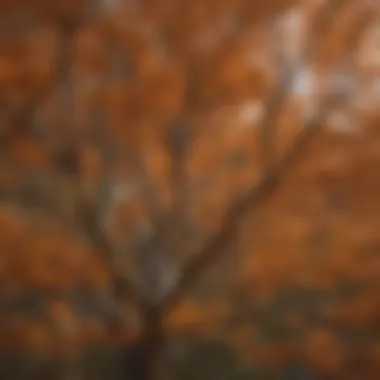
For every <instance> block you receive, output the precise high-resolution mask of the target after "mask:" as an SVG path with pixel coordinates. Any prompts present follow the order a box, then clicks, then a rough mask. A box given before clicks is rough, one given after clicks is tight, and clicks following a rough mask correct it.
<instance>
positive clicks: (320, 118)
mask: <svg viewBox="0 0 380 380" xmlns="http://www.w3.org/2000/svg"><path fill="white" fill-rule="evenodd" d="M332 3H333V4H334V5H336V4H337V3H339V2H332ZM332 9H333V8H331V6H330V7H329V9H328V13H329V12H331V10H332ZM325 17H326V19H328V20H331V16H330V15H329V17H327V16H325ZM322 25H324V27H326V26H325V22H323V23H322ZM314 48H315V47H314ZM308 49H310V47H308ZM306 55H308V54H306ZM292 72H293V76H294V74H295V73H296V71H292ZM292 80H293V78H292V76H291V77H290V79H289V78H288V77H283V78H281V80H280V83H279V88H278V90H277V91H276V92H275V94H274V99H272V100H271V101H270V102H269V104H268V105H267V115H266V117H265V119H264V126H266V127H267V128H268V129H269V132H268V130H267V131H266V132H265V135H264V136H263V138H264V140H265V141H263V143H264V154H265V158H266V159H267V158H269V157H268V156H267V155H268V154H269V153H271V147H270V146H269V144H272V143H273V137H272V133H274V129H275V125H276V120H277V116H278V114H279V111H280V107H281V105H282V102H283V100H284V98H285V96H286V94H287V93H288V90H289V83H291V82H292ZM337 101H338V102H341V101H342V99H341V98H340V97H338V99H337V96H336V94H334V93H333V94H329V95H328V96H327V99H325V100H324V101H323V103H322V105H321V106H320V110H319V112H318V113H316V114H315V116H314V117H312V118H311V119H309V120H308V121H307V122H306V123H305V125H304V126H303V128H302V130H301V132H300V133H299V134H298V136H297V137H296V139H295V141H294V143H293V146H292V147H291V148H290V149H289V150H288V152H287V153H286V154H285V155H284V156H283V158H282V159H281V160H280V161H279V162H278V163H277V164H272V162H271V161H264V170H263V176H262V180H261V182H260V183H259V185H258V186H256V187H253V188H252V189H251V190H249V191H248V192H247V194H246V195H245V196H244V197H243V198H242V199H241V200H240V201H237V202H236V203H235V204H233V205H232V206H231V208H230V209H229V210H228V211H227V212H226V214H225V217H224V218H223V220H222V222H221V224H220V225H221V227H220V228H219V230H218V231H217V232H216V233H215V235H214V236H212V237H211V238H210V240H209V241H208V242H207V243H206V244H205V246H204V247H203V249H201V250H200V252H198V254H196V255H195V256H194V257H193V258H192V259H190V260H189V261H188V263H187V264H185V266H184V269H183V271H182V274H181V275H180V277H179V279H178V282H177V284H176V286H175V287H174V288H173V289H172V291H171V292H170V293H169V294H168V295H167V297H166V298H165V300H164V305H163V307H164V308H165V309H166V311H167V312H170V310H172V309H173V308H174V307H175V306H176V304H177V303H178V301H179V300H180V299H181V297H182V295H183V293H184V292H186V291H187V290H188V289H189V287H191V286H192V285H193V283H194V282H195V281H196V280H197V279H198V278H199V276H200V275H201V274H202V273H203V272H204V270H205V269H207V268H208V267H209V266H210V265H212V264H213V263H214V262H215V261H216V260H217V259H218V258H219V257H220V256H221V255H222V253H223V252H224V250H223V248H224V247H225V246H226V245H227V244H228V243H229V242H230V241H231V239H233V238H234V237H235V236H236V234H237V232H238V230H239V227H240V223H241V222H242V220H243V219H244V217H245V216H246V215H247V213H248V212H249V211H250V210H252V209H254V208H255V207H259V206H260V205H262V204H263V203H264V201H265V200H266V199H268V198H269V197H270V196H271V195H272V194H273V193H274V191H275V190H276V189H277V188H278V187H279V184H280V183H281V182H282V181H283V179H284V177H285V175H286V174H287V173H288V172H289V170H290V169H291V168H292V167H293V166H294V165H295V164H296V163H297V161H298V159H299V157H300V156H301V154H302V152H304V150H305V149H306V148H307V146H308V145H309V144H308V143H309V142H310V141H311V140H312V137H313V136H314V135H315V133H316V132H317V131H318V130H319V129H320V128H319V127H320V126H321V125H322V124H323V123H324V121H325V119H326V117H327V115H328V114H329V112H330V110H331V109H332V108H333V107H335V106H336V103H337ZM268 113H269V114H268ZM266 145H267V146H266ZM266 149H268V150H266ZM265 150H266V151H265ZM270 159H271V160H272V158H271V157H270ZM268 164H269V165H268Z"/></svg>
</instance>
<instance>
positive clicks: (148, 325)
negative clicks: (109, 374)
mask: <svg viewBox="0 0 380 380" xmlns="http://www.w3.org/2000/svg"><path fill="white" fill-rule="evenodd" d="M162 321H163V319H162V314H161V313H160V310H159V309H157V308H150V309H149V310H147V312H146V313H144V316H143V327H142V331H141V333H140V335H139V336H138V337H137V339H136V340H135V341H134V342H133V343H132V344H131V345H130V346H129V347H127V349H126V351H125V353H124V356H123V379H124V380H152V379H154V377H155V369H156V364H157V360H158V358H159V355H160V353H161V351H162V348H163V344H164V331H163V323H162Z"/></svg>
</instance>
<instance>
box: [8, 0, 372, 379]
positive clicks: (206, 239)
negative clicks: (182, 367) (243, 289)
mask: <svg viewBox="0 0 380 380" xmlns="http://www.w3.org/2000/svg"><path fill="white" fill-rule="evenodd" d="M47 3H49V4H50V2H42V1H34V2H31V3H30V7H31V9H32V10H33V11H34V13H32V16H30V15H29V14H27V15H26V16H25V14H24V13H22V12H21V13H20V14H17V15H18V17H20V18H21V20H23V18H25V17H26V18H28V17H29V18H30V19H31V20H30V23H31V24H33V23H34V24H37V25H39V26H38V27H37V31H34V32H33V33H31V35H30V36H29V35H28V39H27V40H26V41H25V40H24V39H23V38H20V39H18V37H17V36H16V37H12V39H11V40H12V44H10V45H9V47H8V50H9V52H8V56H7V58H9V59H8V60H4V65H3V66H2V69H3V70H4V71H3V72H4V75H3V76H2V78H1V79H2V81H3V83H4V89H5V90H4V92H3V93H2V98H3V99H2V100H3V109H2V117H3V119H4V122H3V125H4V127H3V128H2V130H1V134H2V136H1V138H2V144H3V146H4V147H7V148H4V159H3V163H4V167H6V168H8V169H9V167H10V165H9V162H11V163H12V164H14V162H12V159H13V160H14V156H15V157H16V158H17V160H18V162H17V164H18V165H19V166H18V168H17V170H18V174H19V176H18V177H22V176H23V175H25V174H32V178H31V180H30V181H29V182H30V183H31V184H30V183H28V181H27V180H25V178H24V180H21V178H16V179H13V178H12V180H10V179H9V178H10V177H11V174H12V173H11V172H7V173H5V171H4V177H5V178H3V179H2V181H3V182H4V186H2V187H3V189H2V197H3V202H4V203H6V202H7V203H8V204H11V205H15V204H22V205H23V206H25V207H27V209H28V210H30V209H32V210H33V212H34V214H33V215H34V216H33V217H36V215H35V214H37V217H40V214H46V213H48V214H54V218H55V220H56V221H58V224H59V225H60V226H62V225H64V226H65V227H62V229H64V232H63V233H62V234H63V235H65V234H66V235H65V236H71V238H74V237H77V238H78V237H79V238H82V239H83V236H85V238H86V239H87V240H88V242H89V243H90V244H91V246H92V247H93V249H94V251H95V252H97V253H99V254H100V255H101V257H102V258H101V263H102V265H105V266H107V269H108V270H107V272H108V273H109V274H111V280H110V284H111V287H112V292H111V293H112V297H110V298H111V300H113V299H121V298H124V297H127V298H128V301H129V303H131V304H133V305H134V307H135V308H136V311H137V312H138V314H139V319H140V323H141V333H140V334H139V335H138V337H137V340H136V342H134V343H133V345H132V348H131V347H128V357H127V358H126V362H127V363H126V364H127V367H128V368H127V369H126V370H127V371H132V373H133V375H130V374H128V377H127V378H131V376H132V378H136V379H141V380H144V379H150V378H152V377H153V373H152V372H151V371H153V369H154V362H155V361H156V359H157V356H158V355H159V354H160V352H161V350H162V348H163V346H164V344H165V329H164V323H165V319H166V318H167V317H168V315H169V314H170V313H171V312H172V311H173V310H174V309H175V308H176V307H177V305H178V303H179V302H180V301H181V300H182V298H183V297H184V294H185V293H186V292H187V291H188V290H189V289H190V288H191V287H192V286H193V285H194V283H196V281H197V280H198V279H199V277H200V276H201V275H202V274H203V273H204V272H205V271H206V270H207V269H208V268H210V267H211V266H212V265H213V264H214V263H215V262H216V261H217V260H218V259H219V258H220V256H221V255H222V254H223V253H224V252H225V251H226V250H228V247H229V245H230V244H231V242H232V241H233V240H234V238H235V236H236V234H237V233H238V232H239V229H240V226H241V222H242V220H243V219H244V217H245V216H246V215H248V214H249V213H250V212H251V211H252V210H254V209H256V208H258V207H259V206H260V205H261V204H263V203H264V202H265V201H266V199H267V198H269V197H270V196H271V195H272V194H273V193H274V191H275V190H276V189H277V188H278V187H279V185H280V184H281V182H282V181H283V179H284V177H285V176H286V175H287V174H288V173H289V171H290V170H291V169H292V168H293V167H294V165H295V164H296V163H297V161H298V160H299V157H300V155H302V153H303V152H304V151H305V150H306V149H308V148H307V147H308V146H309V141H312V140H313V136H315V135H316V134H317V133H318V131H319V130H320V129H321V127H322V126H323V125H324V124H325V123H326V119H327V118H328V117H329V116H330V115H331V111H332V110H335V109H339V108H344V107H346V105H347V101H348V99H347V95H349V94H350V93H351V92H352V91H354V90H353V89H351V88H346V87H345V88H344V89H343V90H342V87H341V85H340V84H334V83H333V84H331V83H330V82H328V80H325V81H326V82H327V83H325V84H322V85H321V88H322V90H321V92H320V94H317V95H316V96H315V97H314V99H312V103H313V105H315V104H317V105H318V106H317V107H314V108H315V109H314V108H313V107H311V109H310V112H309V113H308V114H307V115H306V116H304V117H303V120H302V121H301V123H300V122H298V123H296V122H294V124H295V126H294V130H290V132H289V131H288V130H289V129H291V128H287V131H286V135H285V137H284V140H286V141H285V143H284V144H283V145H284V146H285V148H284V146H283V145H280V146H279V145H278V143H277V140H278V138H277V139H276V136H278V134H279V132H278V130H277V128H278V125H279V121H280V120H281V115H282V112H283V111H284V108H286V106H287V102H288V101H289V97H291V96H290V95H291V94H292V93H293V92H294V85H295V82H297V80H296V79H297V78H298V80H299V77H298V75H299V73H302V72H304V71H305V70H306V69H307V68H308V66H310V65H311V64H312V62H315V61H317V64H319V66H320V67H321V70H325V71H333V72H334V71H335V72H338V73H341V72H344V71H343V70H346V71H347V77H350V76H355V73H354V72H353V71H354V70H355V69H356V67H355V65H354V64H352V56H353V53H352V52H353V51H356V47H357V44H359V43H361V39H360V37H361V36H362V34H361V32H362V31H363V29H364V28H365V26H366V25H367V24H368V20H369V19H370V17H369V15H368V13H367V11H368V9H370V6H369V7H368V9H367V8H366V7H363V8H362V7H361V6H360V5H359V4H357V3H356V2H355V1H347V2H345V1H342V2H341V1H329V2H326V4H324V3H323V4H319V2H315V3H314V2H313V4H312V5H311V6H307V5H305V4H303V5H302V6H303V7H304V8H305V9H306V11H305V12H306V13H307V14H308V15H309V18H310V20H311V21H310V25H311V26H310V28H309V29H310V30H309V31H308V33H307V36H308V37H309V39H308V40H307V41H295V45H299V46H298V47H297V46H296V47H294V49H295V51H292V47H289V48H288V49H284V48H282V47H281V46H276V45H275V46H274V48H273V50H274V51H271V52H269V54H268V55H269V57H270V66H273V67H270V69H269V70H270V73H269V74H263V72H262V71H263V68H253V69H252V67H250V66H249V65H248V64H247V61H248V60H247V53H246V51H247V46H249V44H250V43H251V42H255V39H256V40H260V38H264V36H263V35H260V32H258V33H256V35H255V33H253V31H252V30H254V27H253V26H255V27H256V26H257V24H260V22H261V23H262V25H261V24H260V27H261V28H262V30H264V31H266V30H267V29H268V28H271V27H272V26H273V14H275V13H277V12H281V11H282V10H283V9H287V7H288V6H290V2H286V1H272V2H268V6H265V7H264V6H263V9H261V8H260V9H259V7H258V6H256V5H252V4H253V3H254V2H252V1H243V2H241V4H240V5H239V6H237V5H232V4H230V2H227V1H226V2H223V6H221V10H219V11H218V12H220V14H219V13H217V12H216V5H215V4H214V3H213V2H212V1H203V2H199V4H198V5H199V6H201V5H203V6H204V8H205V12H208V13H210V15H211V14H213V13H214V12H215V13H216V14H218V15H219V16H220V17H219V18H218V20H217V21H215V23H216V24H217V22H220V20H223V17H225V18H226V17H227V18H228V17H230V18H231V19H228V20H227V21H226V22H225V23H224V24H223V23H222V24H223V25H222V26H220V29H221V30H222V31H221V32H220V33H221V34H222V33H225V34H226V35H225V36H224V37H223V38H224V39H223V40H222V41H223V42H221V43H220V42H219V41H218V38H219V39H220V37H218V36H213V35H212V31H210V30H209V29H210V26H209V24H211V25H212V23H211V21H210V19H209V18H207V17H206V19H205V20H203V19H202V18H201V16H199V15H198V14H197V12H196V10H195V8H194V5H186V4H185V3H184V4H182V5H178V6H177V5H173V9H172V10H168V9H167V8H166V5H165V4H166V2H163V1H156V2H153V3H154V4H151V5H150V7H147V9H143V10H140V11H139V10H133V9H132V8H131V6H130V8H128V5H125V7H126V8H125V9H124V10H123V13H122V17H121V16H118V14H117V13H118V12H119V8H118V9H117V10H113V9H112V7H111V5H110V3H109V2H98V3H97V5H96V6H95V5H94V4H95V3H94V4H92V5H91V6H88V4H87V3H86V2H57V4H55V5H54V6H51V7H48V8H45V7H46V5H47ZM169 3H170V2H169ZM317 3H318V4H317ZM106 6H107V7H108V6H110V7H111V8H107V9H102V7H106ZM120 7H122V5H121V6H120ZM256 7H257V8H256ZM89 10H90V11H89ZM134 12H135V13H134ZM139 12H141V14H142V16H141V14H140V17H141V18H142V20H143V21H144V22H141V20H140V19H139V20H138V21H134V20H133V17H135V16H136V14H137V15H138V14H139ZM165 12H168V15H166V14H165ZM170 12H172V13H170ZM16 13H17V12H16ZM181 14H188V16H187V17H186V18H185V19H184V20H185V21H186V22H185V21H184V22H185V24H186V23H187V24H188V25H187V24H186V25H184V26H183V25H179V23H181V21H182V20H179V17H178V15H181ZM341 14H342V15H343V16H342V18H343V21H344V22H345V24H344V23H342V24H343V27H342V29H343V30H342V31H334V27H335V24H334V23H333V20H334V18H335V17H337V15H341ZM229 15H230V16H229ZM231 15H232V16H233V15H235V17H236V18H237V19H238V21H237V22H236V20H234V19H233V17H232V16H231ZM296 16H297V14H296ZM119 17H121V19H120V18H119ZM126 17H129V18H128V25H126V22H125V20H126ZM210 18H211V19H212V17H211V16H210ZM240 19H241V20H240ZM46 20H48V21H46ZM160 22H161V29H160V34H159V32H157V31H155V29H154V25H155V24H156V23H160ZM139 23H140V25H139ZM229 23H230V24H232V26H229ZM41 25H43V26H42V27H41ZM152 25H153V26H152ZM252 25H253V26H252ZM80 27H81V28H82V30H81V32H80V33H79V34H78V35H75V33H76V32H77V31H78V29H79V28H80ZM196 28H199V29H200V30H201V31H202V32H203V33H204V35H200V36H194V35H192V33H194V32H195V29H196ZM211 28H213V26H211ZM224 29H226V30H224ZM190 30H191V32H190ZM259 30H260V29H259ZM286 30H287V29H286ZM173 31H175V33H174V32H173ZM334 32H335V33H337V34H339V33H341V34H342V35H343V37H340V38H341V39H342V40H345V41H348V42H347V43H346V44H343V46H344V51H335V48H336V45H334V46H332V47H329V45H328V41H329V38H331V34H334ZM278 33H279V34H281V33H283V30H282V29H281V25H280V26H279V30H278ZM16 34H17V33H16ZM241 34H242V35H245V36H246V40H245V39H244V38H240V37H236V36H237V35H239V36H240V35H241ZM252 35H253V37H252ZM205 36H206V37H208V38H207V39H206V38H205ZM280 37H281V35H280V36H277V38H279V39H280ZM290 37H291V38H293V37H294V36H290ZM164 38H167V40H168V41H169V42H167V45H166V46H161V45H163V44H164V43H163V42H160V41H161V39H164ZM250 38H252V40H253V41H252V40H251V39H250ZM157 40H158V42H157ZM280 40H281V39H280ZM204 41H206V42H204ZM224 41H225V42H226V43H224ZM202 42H203V43H204V44H209V45H210V46H208V45H206V46H202ZM282 42H283V41H281V42H280V43H282ZM218 43H219V44H220V46H218ZM56 44H58V45H59V46H61V51H60V52H57V51H56V50H55V48H54V46H55V45H56ZM213 44H214V45H216V46H217V47H213ZM37 46H43V48H42V49H43V53H41V54H40V55H39V54H38V52H37V53H36V52H35V50H34V49H35V48H36V47H37ZM326 46H327V47H326ZM271 48H272V47H271ZM165 49H166V50H165ZM207 49H210V50H212V49H214V50H215V51H216V53H215V56H216V57H215V56H213V55H212V54H208V52H207ZM324 49H326V51H324ZM25 50H26V51H27V53H25ZM348 50H349V51H348ZM20 51H21V52H22V53H21V55H22V54H26V56H28V57H29V58H30V59H29V60H28V61H27V62H25V61H23V62H21V61H20V58H19V56H20ZM46 52H49V57H48V58H47V57H46ZM28 54H29V55H28ZM259 58H260V57H259V56H257V57H253V60H258V59H259ZM10 62H11V63H10ZM218 62H219V63H218ZM265 64H266V62H264V66H265ZM334 65H335V67H334ZM331 66H332V67H334V68H333V69H332V70H331ZM273 71H274V72H275V74H274V75H273ZM332 76H333V77H334V78H335V76H334V73H333V74H332ZM25 78H26V79H27V80H25ZM301 79H302V78H301ZM320 79H321V81H322V79H323V78H322V77H321V78H320ZM306 82H307V80H306ZM20 83H22V84H20ZM300 86H302V83H301V85H300ZM344 86H346V82H345V83H344ZM10 95H11V96H10ZM260 97H264V98H265V105H264V106H263V108H262V109H261V108H260V107H259V106H257V107H258V110H257V112H258V113H260V112H261V114H262V116H261V117H258V120H255V116H252V115H251V116H248V117H247V118H248V119H249V121H248V123H247V124H252V125H255V127H256V128H255V129H254V128H251V132H249V136H250V139H251V141H249V143H248V144H247V146H248V148H247V151H248V152H249V153H250V154H251V156H253V160H254V163H253V164H250V165H249V167H248V170H247V171H248V172H251V173H249V174H248V175H247V179H246V180H245V181H244V184H243V186H241V187H242V189H239V188H238V189H234V188H233V186H231V188H227V184H228V180H229V178H228V176H226V177H225V178H227V181H226V183H225V184H224V186H226V188H225V189H220V190H219V192H220V193H221V194H220V202H219V203H218V202H217V201H216V200H215V203H213V202H212V201H210V200H207V193H208V192H210V193H211V191H210V190H209V189H213V187H212V184H210V181H208V180H207V178H201V180H199V179H198V180H197V175H198V176H200V177H201V175H200V174H197V171H198V173H199V169H200V167H202V165H206V164H207V162H208V160H209V157H210V156H212V155H214V156H215V157H218V154H219V152H218V146H219V145H220V144H219V143H218V144H217V143H215V146H213V144H212V140H213V139H215V140H216V139H217V138H218V135H217V133H218V127H219V125H218V123H220V124H221V121H220V120H221V119H224V122H226V121H225V120H228V112H226V115H225V114H223V112H219V114H215V110H217V109H218V107H222V110H223V109H227V111H228V107H232V108H233V107H238V105H239V104H240V103H241V102H242V101H244V100H246V99H254V100H256V98H260ZM295 103H297V102H295ZM247 104H248V106H249V109H248V110H245V112H246V113H252V112H253V111H252V104H250V103H249V102H248V103H247ZM255 104H258V103H255V102H254V105H255ZM231 105H232V106H231ZM296 106H297V104H296ZM223 107H224V108H223ZM210 114H211V115H213V116H212V117H210ZM219 115H220V116H219ZM213 118H214V120H213ZM218 118H219V119H218ZM299 124H301V125H299ZM291 127H292V126H291ZM235 128H237V127H236V126H235ZM231 129H232V128H231ZM293 135H295V136H296V137H295V138H294V139H293V138H292V137H293ZM209 136H211V142H210V137H209ZM280 136H281V135H280ZM289 136H290V137H289ZM281 137H282V136H281ZM207 139H209V140H207ZM204 141H206V142H208V143H207V145H206V150H205V151H203V152H202V143H203V142H204ZM216 145H218V146H216ZM257 150H259V154H257ZM235 153H236V152H235ZM201 155H203V156H204V157H202V158H200V157H199V156H201ZM257 156H258V157H257ZM245 159H246V155H245V154H242V153H241V152H237V153H236V154H235V155H233V157H232V158H231V159H230V161H231V162H230V163H229V164H230V165H241V161H242V160H243V161H244V160H245ZM7 160H10V161H8V162H7ZM210 161H211V162H212V159H210ZM7 165H8V166H7ZM243 165H244V162H243ZM194 178H195V179H196V180H194ZM15 184H16V186H15ZM197 187H198V188H200V190H197ZM203 189H204V190H203ZM201 197H204V198H205V199H206V203H207V205H208V206H210V210H209V211H208V214H209V215H207V214H206V215H205V216H203V217H202V218H203V219H204V221H203V224H204V225H201V224H202V223H200V219H201V218H199V217H197V216H196V215H194V214H196V212H197V209H198V208H200V206H199V203H201V202H202V198H201ZM213 197H215V198H216V195H215V193H214V192H213ZM197 198H198V199H199V198H201V200H197ZM197 202H198V203H197ZM206 212H207V211H206ZM82 231H83V234H82ZM78 235H79V236H78ZM53 245H54V244H53ZM36 247H38V244H37V242H36ZM139 364H141V365H139ZM131 365H133V368H131V367H130V366H131Z"/></svg>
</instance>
